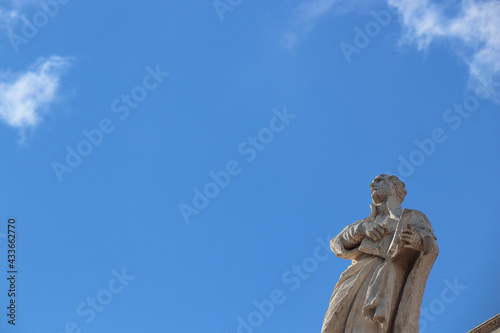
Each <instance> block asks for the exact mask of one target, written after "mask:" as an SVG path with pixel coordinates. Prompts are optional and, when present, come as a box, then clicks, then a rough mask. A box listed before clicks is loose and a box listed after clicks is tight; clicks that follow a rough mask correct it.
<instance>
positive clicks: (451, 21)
mask: <svg viewBox="0 0 500 333" xmlns="http://www.w3.org/2000/svg"><path fill="white" fill-rule="evenodd" d="M389 4H390V5H392V6H394V7H396V8H397V9H398V11H399V13H400V14H401V20H402V23H403V29H404V32H403V42H407V43H410V44H414V45H416V47H417V48H418V49H419V50H424V49H427V48H428V47H429V45H431V43H433V42H439V41H449V42H453V43H452V45H453V48H454V50H455V51H456V52H457V53H458V54H459V55H460V57H462V59H463V60H464V61H465V62H466V63H467V64H468V66H469V72H470V80H469V87H470V88H475V87H476V86H477V85H479V84H484V83H487V84H488V85H489V86H490V87H493V86H494V85H495V84H498V83H495V78H496V77H498V76H500V2H499V1H473V0H462V2H461V3H460V5H459V7H458V11H457V12H456V14H455V15H453V16H452V17H450V16H448V15H447V14H446V10H448V9H449V8H446V7H445V6H444V5H442V4H436V3H433V2H431V1H429V0H420V1H413V0H389ZM450 45H451V43H450ZM492 97H493V99H495V100H496V101H497V102H498V101H500V90H499V89H498V88H497V89H496V91H494V92H493V96H492Z"/></svg>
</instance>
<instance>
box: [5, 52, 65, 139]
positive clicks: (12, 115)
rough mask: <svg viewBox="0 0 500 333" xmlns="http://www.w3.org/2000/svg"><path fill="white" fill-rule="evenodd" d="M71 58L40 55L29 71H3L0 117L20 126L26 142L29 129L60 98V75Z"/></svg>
mask: <svg viewBox="0 0 500 333" xmlns="http://www.w3.org/2000/svg"><path fill="white" fill-rule="evenodd" d="M71 61H72V60H71V59H70V58H62V57H58V56H52V57H50V58H47V59H39V60H38V61H37V62H36V63H35V64H34V65H33V66H31V67H30V68H29V69H28V70H27V71H25V72H20V73H11V72H3V73H0V119H1V120H2V121H4V122H5V123H6V124H8V125H9V126H11V127H13V128H16V129H18V130H19V135H20V142H21V143H23V142H24V138H25V133H26V130H27V129H29V128H31V129H33V128H35V127H36V126H37V125H39V124H40V122H41V121H42V118H43V114H44V113H45V112H46V111H47V109H48V107H49V105H50V104H51V103H53V102H54V101H55V100H57V98H58V91H59V83H60V78H61V75H62V74H63V73H64V72H65V70H66V69H67V68H68V66H69V65H70V63H71Z"/></svg>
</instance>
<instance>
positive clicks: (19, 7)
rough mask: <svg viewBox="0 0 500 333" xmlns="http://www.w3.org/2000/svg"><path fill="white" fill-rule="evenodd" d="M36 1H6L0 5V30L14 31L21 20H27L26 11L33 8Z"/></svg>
mask: <svg viewBox="0 0 500 333" xmlns="http://www.w3.org/2000/svg"><path fill="white" fill-rule="evenodd" d="M37 2H39V1H36V0H5V1H2V2H1V3H0V28H1V29H4V30H6V31H9V30H10V29H12V27H13V26H14V25H15V24H17V23H18V22H19V21H20V20H23V21H24V20H26V16H25V14H24V11H25V10H27V9H30V8H33V7H34V5H36V4H37Z"/></svg>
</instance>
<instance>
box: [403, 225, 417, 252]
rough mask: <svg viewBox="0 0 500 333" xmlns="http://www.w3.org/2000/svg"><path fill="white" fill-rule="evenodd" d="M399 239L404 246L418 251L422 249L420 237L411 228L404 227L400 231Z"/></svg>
mask: <svg viewBox="0 0 500 333" xmlns="http://www.w3.org/2000/svg"><path fill="white" fill-rule="evenodd" d="M401 240H402V241H403V243H405V244H404V247H407V248H410V249H413V250H417V251H420V250H421V249H422V238H421V237H420V235H419V234H417V233H416V232H415V230H412V229H405V230H403V231H402V232H401Z"/></svg>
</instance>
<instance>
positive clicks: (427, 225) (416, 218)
mask: <svg viewBox="0 0 500 333" xmlns="http://www.w3.org/2000/svg"><path fill="white" fill-rule="evenodd" d="M409 210H410V211H411V213H412V221H411V223H412V226H413V227H417V229H420V228H422V229H424V230H427V232H429V233H430V234H431V235H432V236H433V237H434V238H436V236H435V234H434V229H433V228H432V225H431V222H430V221H429V219H428V218H427V216H426V215H425V214H424V213H422V212H421V211H419V210H417V209H409Z"/></svg>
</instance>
